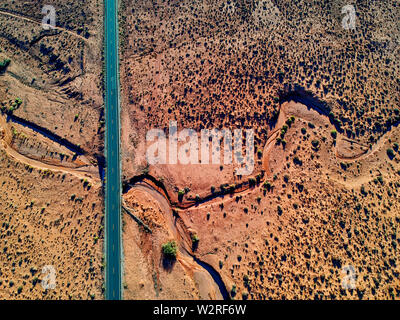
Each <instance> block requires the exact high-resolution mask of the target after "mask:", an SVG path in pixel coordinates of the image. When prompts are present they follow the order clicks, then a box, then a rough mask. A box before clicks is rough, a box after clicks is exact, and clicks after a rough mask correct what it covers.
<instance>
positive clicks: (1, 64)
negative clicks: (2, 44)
mask: <svg viewBox="0 0 400 320" xmlns="http://www.w3.org/2000/svg"><path fill="white" fill-rule="evenodd" d="M10 63H11V60H10V59H4V60H3V61H0V72H4V71H5V70H6V69H7V67H8V65H9V64H10Z"/></svg>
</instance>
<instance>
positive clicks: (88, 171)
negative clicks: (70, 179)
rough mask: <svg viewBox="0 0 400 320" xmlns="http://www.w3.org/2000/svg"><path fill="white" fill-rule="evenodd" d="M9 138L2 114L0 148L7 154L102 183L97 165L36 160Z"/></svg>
mask: <svg viewBox="0 0 400 320" xmlns="http://www.w3.org/2000/svg"><path fill="white" fill-rule="evenodd" d="M9 139H10V137H9V136H8V130H7V123H6V122H5V119H4V118H3V116H1V115H0V148H1V149H3V150H4V151H5V152H6V153H7V155H9V156H10V157H12V158H13V159H15V160H17V161H18V162H20V163H23V164H26V165H29V166H31V167H34V168H36V169H40V170H50V171H56V172H63V173H69V174H72V175H74V176H76V177H78V178H79V179H86V180H88V181H90V182H91V183H92V184H94V185H95V186H100V185H101V180H100V177H99V171H98V168H97V167H96V166H93V165H82V166H80V167H77V168H69V167H65V166H61V165H51V164H47V163H44V162H41V161H39V160H35V159H32V158H29V157H27V156H24V155H22V154H21V153H19V152H18V151H16V150H15V149H13V148H12V147H11V146H10V145H9V144H8V142H7V141H8V140H9ZM85 162H88V161H85Z"/></svg>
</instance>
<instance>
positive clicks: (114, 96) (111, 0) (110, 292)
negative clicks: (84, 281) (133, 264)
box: [105, 0, 122, 300]
mask: <svg viewBox="0 0 400 320" xmlns="http://www.w3.org/2000/svg"><path fill="white" fill-rule="evenodd" d="M117 2H118V1H117V0H105V56H106V66H105V67H106V161H107V162H106V163H107V164H106V181H105V183H106V184H105V185H106V208H105V210H106V211H105V214H106V234H105V241H106V247H105V251H106V252H105V255H106V274H105V276H106V284H105V285H106V299H107V300H120V299H121V298H122V280H121V277H122V273H121V171H120V170H121V168H120V105H119V57H118V44H119V41H118V10H117Z"/></svg>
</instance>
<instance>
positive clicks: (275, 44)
mask: <svg viewBox="0 0 400 320" xmlns="http://www.w3.org/2000/svg"><path fill="white" fill-rule="evenodd" d="M352 4H353V5H354V6H355V7H356V26H355V28H354V29H348V28H347V29H346V28H344V27H343V24H342V19H343V16H344V15H343V13H342V11H341V10H342V8H343V7H344V6H346V5H352ZM399 17H400V6H399V4H398V2H396V1H386V2H385V3H384V4H383V3H378V2H374V1H373V2H370V1H357V3H356V2H352V1H350V2H349V3H348V2H345V1H335V2H331V1H269V0H260V1H245V0H243V1H242V0H237V1H234V0H228V1H226V0H225V1H191V0H188V1H168V2H167V1H161V0H159V1H135V2H131V1H122V2H121V7H120V30H121V31H120V36H121V54H120V60H121V96H122V103H121V127H122V133H121V144H122V155H121V157H122V158H121V161H122V166H123V204H124V208H125V209H124V211H123V212H124V216H123V221H124V224H123V244H124V270H125V274H124V298H125V299H141V298H145V299H221V298H225V299H244V300H245V299H253V300H261V299H399V297H400V278H399V272H400V269H399V260H398V257H399V254H398V246H399V245H400V234H399V223H400V203H399V195H398V187H399V184H400V163H399V161H400V153H399V151H400V150H399V143H400V141H399V140H400V132H399V127H398V126H399V123H400V113H399V98H400V97H399V59H398V55H399V34H400V33H399V28H400V25H399V23H398V21H399ZM171 122H172V123H175V124H176V126H175V127H176V129H175V128H174V129H171ZM153 129H159V130H161V131H159V132H161V133H159V136H158V139H161V138H160V135H161V136H162V137H163V138H165V137H167V139H168V137H169V138H171V136H173V134H174V133H175V131H176V130H177V131H178V136H179V137H180V134H179V132H180V131H182V130H184V129H191V130H194V132H196V133H198V136H195V138H194V140H192V139H191V138H189V140H190V142H188V141H189V140H187V141H186V140H184V139H180V138H179V139H178V138H176V137H177V136H176V135H175V140H176V141H177V142H176V143H177V145H178V148H181V149H178V150H184V151H183V153H187V154H189V153H192V152H195V153H196V152H197V153H198V154H197V153H196V156H197V155H199V157H198V158H200V153H199V149H200V146H199V145H200V140H199V133H200V131H201V130H203V129H209V130H213V129H217V130H222V129H226V130H230V131H231V132H233V131H234V130H235V129H242V130H245V129H251V130H253V132H254V153H255V156H254V161H255V163H254V168H253V170H252V171H251V172H250V173H249V174H247V175H237V174H235V170H236V169H237V168H236V167H237V166H235V163H233V164H232V163H227V164H226V163H224V162H223V161H221V163H220V164H215V163H212V164H207V163H202V161H203V159H201V161H198V162H197V163H194V162H191V163H189V164H188V163H187V161H186V163H183V162H180V161H177V162H176V161H175V162H174V161H173V162H172V163H171V162H168V161H166V162H165V161H164V162H163V163H159V164H154V163H153V164H151V163H149V161H148V159H147V157H146V151H148V149H149V147H151V144H152V143H154V141H155V140H156V139H157V138H154V136H153V137H152V139H151V140H150V142H149V139H147V138H148V132H149V131H150V130H153ZM146 137H147V138H146ZM191 137H192V136H191ZM153 138H154V139H153ZM244 138H245V137H244V136H243V146H244V145H245V139H244ZM162 141H164V140H162ZM210 141H211V140H210ZM185 142H186V143H185ZM217 142H220V143H221V144H220V146H221V147H220V148H219V149H217V153H221V158H222V155H223V154H224V150H223V144H224V143H225V142H223V139H222V138H221V139H220V138H218V140H217ZM191 143H192V145H193V144H194V145H195V146H196V147H195V148H194V149H192V145H191ZM196 148H197V149H196ZM193 150H194V151H193ZM174 152H175V151H174V150H173V147H172V145H171V140H168V147H167V149H166V150H163V151H162V150H161V151H160V150H159V151H158V156H160V159H164V160H165V159H171V158H170V155H171V154H174ZM178 152H179V151H178ZM243 152H245V150H243ZM165 153H166V156H165ZM164 156H165V158H163V157H164ZM190 156H192V154H191V155H190ZM346 270H353V273H354V274H355V275H354V286H352V287H350V288H348V287H345V286H343V278H344V277H346ZM343 272H345V274H343Z"/></svg>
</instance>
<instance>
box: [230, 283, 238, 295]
mask: <svg viewBox="0 0 400 320" xmlns="http://www.w3.org/2000/svg"><path fill="white" fill-rule="evenodd" d="M236 292H237V288H236V285H233V286H232V290H231V296H232V297H234V296H236Z"/></svg>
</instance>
